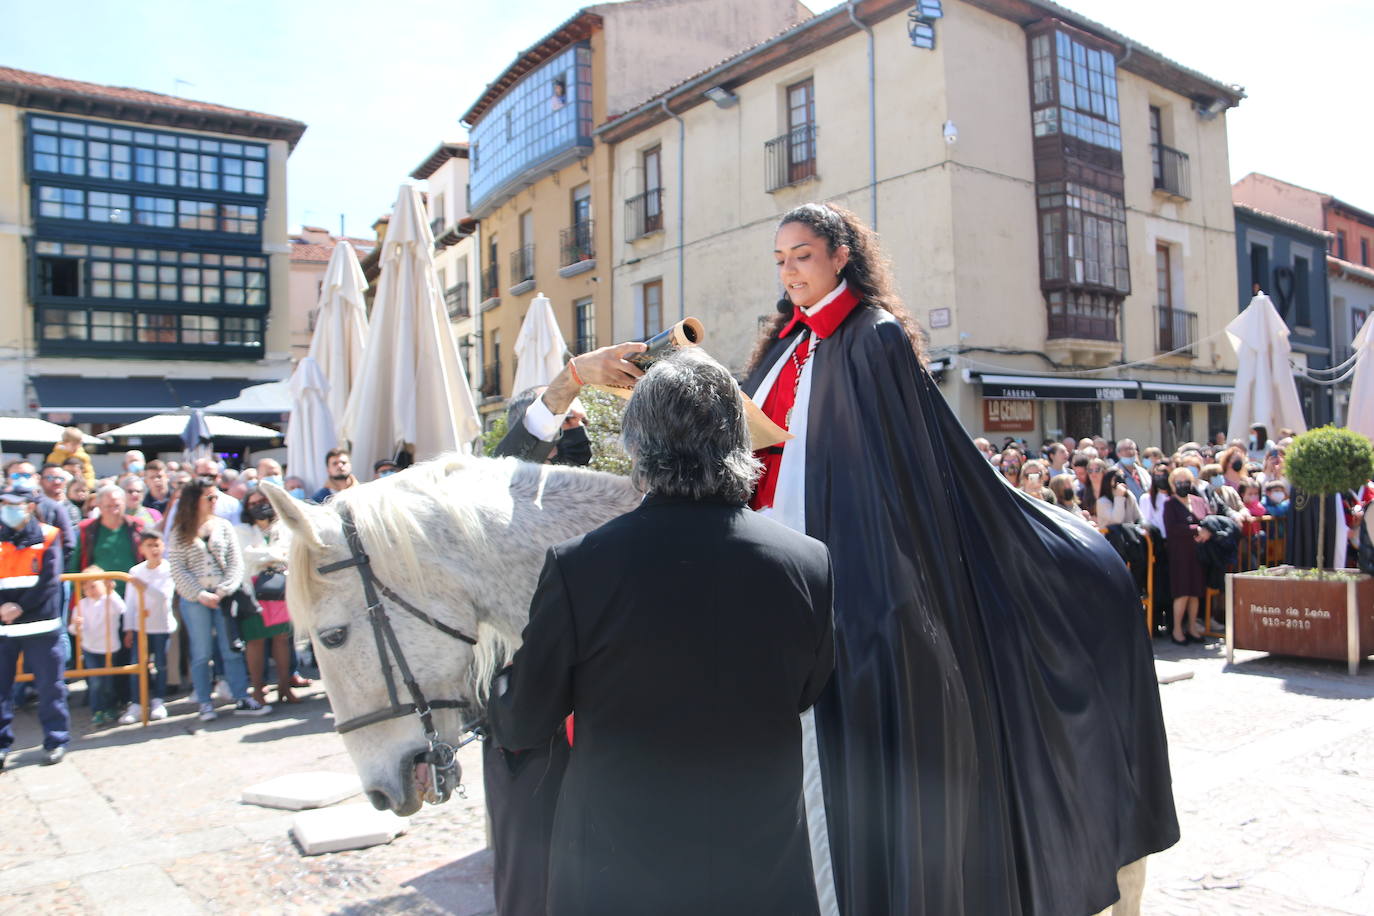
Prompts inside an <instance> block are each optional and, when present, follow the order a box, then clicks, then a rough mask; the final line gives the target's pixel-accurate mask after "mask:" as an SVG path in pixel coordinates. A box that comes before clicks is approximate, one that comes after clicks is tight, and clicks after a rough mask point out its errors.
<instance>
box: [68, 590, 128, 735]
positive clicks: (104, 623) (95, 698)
mask: <svg viewBox="0 0 1374 916" xmlns="http://www.w3.org/2000/svg"><path fill="white" fill-rule="evenodd" d="M81 571H82V572H83V573H103V572H104V571H105V570H104V569H102V568H100V567H99V566H87V567H86V568H85V569H83V570H81ZM81 593H82V594H83V595H84V596H85V597H83V598H82V599H81V600H80V601H79V602H78V603H77V605H76V612H75V613H74V614H72V618H71V622H70V623H69V624H68V625H67V628H68V629H69V630H71V631H72V632H73V633H76V634H77V635H78V636H80V639H81V657H82V662H83V664H84V665H85V667H87V668H104V667H106V666H107V665H109V664H111V663H112V661H111V660H110V655H111V654H112V653H114V652H115V651H116V650H118V649H119V644H120V640H119V621H120V618H121V617H122V616H123V614H124V599H123V598H121V597H119V593H118V592H116V591H115V590H114V589H113V588H111V587H110V586H109V584H108V583H106V582H105V581H103V580H101V579H94V580H92V581H90V582H83V583H82V585H81ZM109 678H110V675H94V676H92V677H88V678H86V691H87V696H88V697H89V698H90V702H91V714H92V715H91V719H92V722H93V724H94V725H96V726H97V727H99V726H102V725H109V724H111V723H112V722H114V720H115V711H114V705H115V695H114V682H113V681H111V680H110V679H109Z"/></svg>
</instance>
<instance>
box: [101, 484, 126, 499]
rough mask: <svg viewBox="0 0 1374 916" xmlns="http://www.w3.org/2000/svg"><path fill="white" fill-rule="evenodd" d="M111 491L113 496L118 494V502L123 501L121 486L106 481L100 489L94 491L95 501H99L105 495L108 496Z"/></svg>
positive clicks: (123, 495)
mask: <svg viewBox="0 0 1374 916" xmlns="http://www.w3.org/2000/svg"><path fill="white" fill-rule="evenodd" d="M111 493H113V494H114V495H115V496H118V497H119V501H120V502H123V501H124V498H125V494H124V488H123V487H121V486H120V485H119V484H115V483H107V484H103V485H102V486H101V487H100V489H98V490H96V491H95V498H96V502H99V501H100V500H102V499H104V498H105V497H106V496H109V495H110V494H111Z"/></svg>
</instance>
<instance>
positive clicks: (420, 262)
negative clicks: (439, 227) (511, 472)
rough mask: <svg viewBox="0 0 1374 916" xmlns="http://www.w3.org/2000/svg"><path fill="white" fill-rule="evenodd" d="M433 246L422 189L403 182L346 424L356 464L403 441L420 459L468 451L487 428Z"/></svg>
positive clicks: (391, 453) (387, 454) (385, 454)
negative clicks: (450, 314)
mask: <svg viewBox="0 0 1374 916" xmlns="http://www.w3.org/2000/svg"><path fill="white" fill-rule="evenodd" d="M433 250H434V236H433V235H432V234H431V233H430V229H429V223H428V220H427V218H426V215H425V212H424V205H423V204H422V203H421V202H420V194H419V192H418V191H416V189H415V188H414V187H413V186H412V185H408V184H407V185H402V186H401V191H400V195H399V196H398V197H397V200H396V207H395V210H394V211H393V212H392V216H391V222H390V224H389V226H388V228H387V235H386V241H385V242H384V243H383V245H382V255H381V262H380V263H381V270H382V273H381V280H380V282H379V284H378V286H377V295H376V298H375V299H374V300H373V304H372V321H371V324H370V326H369V329H368V341H367V352H366V355H365V356H364V359H363V369H362V372H361V373H360V374H359V376H358V379H357V382H356V384H355V386H354V388H353V392H352V394H351V395H350V396H349V399H348V407H347V409H346V410H345V411H344V415H343V421H342V422H341V423H340V424H339V426H340V430H339V431H340V435H341V436H342V438H344V439H346V440H348V441H349V442H350V443H351V445H352V450H353V466H354V467H357V468H370V467H371V466H372V464H373V463H374V462H375V461H377V460H378V459H380V458H392V457H395V456H396V454H397V453H398V452H399V451H401V450H402V449H404V450H406V451H409V452H410V454H411V456H412V457H413V458H414V459H415V460H416V461H421V460H424V459H426V458H432V457H434V456H435V455H438V454H441V453H443V452H449V451H461V452H468V451H470V450H471V444H472V440H473V439H475V438H476V437H477V435H478V434H479V433H480V432H481V426H480V424H479V423H478V421H477V407H476V405H475V404H474V403H473V401H472V391H471V389H469V388H468V380H467V373H466V372H464V371H463V362H462V359H461V358H460V356H459V354H458V344H457V342H456V341H455V340H454V339H453V328H452V325H450V324H449V321H448V313H447V311H446V310H445V308H444V301H443V294H442V291H441V290H440V289H439V284H438V278H437V276H436V275H435V272H434V260H433V256H432V253H433Z"/></svg>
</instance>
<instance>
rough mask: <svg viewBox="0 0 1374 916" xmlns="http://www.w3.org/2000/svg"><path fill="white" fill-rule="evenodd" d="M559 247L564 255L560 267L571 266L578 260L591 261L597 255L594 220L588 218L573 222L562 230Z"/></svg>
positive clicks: (559, 236)
mask: <svg viewBox="0 0 1374 916" xmlns="http://www.w3.org/2000/svg"><path fill="white" fill-rule="evenodd" d="M558 248H559V251H560V253H561V255H562V258H561V260H560V261H559V266H560V267H569V266H571V265H573V264H576V263H577V262H578V261H590V260H591V259H592V258H594V257H596V246H595V244H594V239H593V233H592V221H591V220H589V219H586V220H583V221H582V222H580V223H573V224H572V225H571V226H569V227H568V228H566V229H564V230H563V231H562V232H560V233H559V234H558Z"/></svg>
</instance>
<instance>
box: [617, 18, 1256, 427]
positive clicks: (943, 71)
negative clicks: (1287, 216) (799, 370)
mask: <svg viewBox="0 0 1374 916" xmlns="http://www.w3.org/2000/svg"><path fill="white" fill-rule="evenodd" d="M922 10H924V11H926V12H928V13H931V14H933V15H927V16H924V17H917V16H916V13H919V12H921V11H922ZM855 19H857V23H856V22H855ZM1061 51H1062V52H1063V53H1062V54H1061V53H1060V52H1061ZM1037 52H1039V53H1037ZM1076 56H1077V57H1081V58H1082V60H1083V64H1082V66H1081V69H1080V66H1079V64H1078V62H1077V60H1076ZM870 60H871V62H872V64H871V66H872V71H871V72H872V79H871V80H870V77H869V73H870ZM1060 64H1062V72H1061V69H1059V68H1058V67H1059V65H1060ZM1061 76H1062V77H1063V78H1062V79H1060V77H1061ZM1080 77H1081V78H1082V79H1081V85H1082V90H1081V96H1080V95H1078V94H1077V93H1078V92H1079V89H1078V87H1079V85H1080V82H1079V78H1080ZM1109 84H1110V85H1109ZM1070 94H1072V95H1070ZM1242 95H1243V93H1242V92H1241V91H1240V90H1239V88H1238V87H1232V86H1227V85H1224V84H1221V83H1218V82H1216V81H1215V80H1212V79H1210V78H1208V77H1205V76H1202V75H1200V74H1197V73H1194V72H1192V71H1189V70H1187V69H1185V68H1183V67H1181V66H1179V65H1177V64H1174V63H1172V62H1170V61H1168V60H1166V59H1164V58H1162V57H1161V56H1159V55H1158V54H1156V53H1155V52H1153V51H1150V50H1148V49H1146V48H1142V47H1141V46H1139V45H1137V44H1135V43H1133V42H1130V41H1129V40H1128V39H1126V38H1124V37H1123V36H1120V35H1117V34H1116V33H1113V32H1110V31H1109V30H1107V29H1105V28H1104V27H1102V26H1100V25H1097V24H1096V23H1093V22H1090V21H1088V20H1085V19H1083V18H1082V17H1077V16H1076V15H1074V14H1072V13H1071V12H1069V11H1067V10H1065V9H1064V8H1062V7H1059V6H1057V5H1049V4H1037V3H1034V2H1030V3H1012V2H1000V0H980V2H976V3H974V2H965V0H950V2H945V3H943V4H933V5H932V4H922V5H919V6H918V8H917V9H916V10H915V11H913V10H912V4H910V3H896V2H890V0H887V2H884V0H869V2H863V3H858V4H856V5H855V17H854V18H851V17H850V15H849V10H848V9H847V8H846V7H843V6H841V7H837V8H835V9H833V10H831V11H829V12H827V13H824V14H822V15H820V16H817V17H815V18H814V19H812V20H810V21H808V22H805V23H802V24H800V25H798V26H797V27H795V28H794V29H792V30H791V31H790V32H788V33H786V34H784V35H780V36H778V37H776V38H775V39H773V40H771V41H769V42H766V43H764V44H762V45H759V46H757V47H754V48H751V49H750V50H748V51H746V52H744V53H742V54H740V55H738V56H736V57H735V58H732V59H730V60H727V61H725V62H724V63H722V64H720V65H719V66H717V67H715V68H712V69H710V70H708V71H705V72H704V73H701V74H698V75H696V76H694V77H692V78H691V79H689V80H687V81H686V82H684V83H681V84H679V85H678V86H675V87H672V88H671V89H669V90H667V91H666V92H664V93H661V94H659V95H657V96H654V97H651V98H649V99H648V100H647V101H645V102H643V103H641V104H640V105H638V106H636V107H635V108H633V109H631V110H630V111H628V112H626V113H625V114H624V115H623V116H621V117H619V118H617V119H615V120H613V121H610V122H607V123H604V124H603V125H602V126H601V127H600V128H599V130H598V136H599V137H600V139H601V140H603V141H605V142H606V143H607V144H608V145H611V146H612V147H613V148H614V152H613V157H612V158H613V166H612V168H613V172H614V175H615V180H616V188H615V194H614V197H615V199H616V202H617V203H618V204H619V206H614V207H613V208H612V214H613V218H614V227H613V232H612V242H611V244H612V248H611V250H610V251H609V253H607V255H606V259H607V260H608V261H609V262H610V265H611V266H610V270H611V274H612V277H613V287H614V301H615V315H614V322H613V328H612V332H613V335H614V336H616V337H619V338H631V337H637V336H641V335H642V334H644V333H649V332H650V331H652V330H653V327H654V325H655V322H656V321H663V322H671V321H672V320H676V319H677V318H679V317H681V316H684V315H695V316H697V317H699V318H701V319H702V320H703V321H704V322H705V324H706V326H707V334H708V341H707V344H706V346H707V348H708V350H710V351H711V352H712V353H713V354H714V355H715V356H717V357H718V358H720V359H721V360H722V361H723V362H725V363H726V364H727V365H728V366H730V367H731V368H732V369H736V370H738V369H742V368H743V364H744V361H745V359H746V357H747V355H748V354H749V352H750V351H751V349H752V346H753V343H754V341H755V339H756V336H757V334H758V332H759V328H760V327H761V326H762V325H763V324H764V323H765V322H766V321H767V320H768V319H769V317H770V316H771V315H772V314H774V304H775V303H776V302H777V300H778V299H779V297H780V295H781V290H780V288H779V286H778V283H777V279H776V275H775V271H774V269H773V261H772V249H773V244H772V243H773V233H774V231H775V229H776V226H777V220H778V218H779V217H780V216H781V215H782V214H783V213H785V212H786V211H787V210H788V209H790V208H792V207H794V206H797V205H798V204H801V203H805V202H807V201H813V200H814V201H829V202H833V203H837V204H841V205H843V206H846V207H848V208H849V209H851V210H853V211H854V212H856V213H857V214H858V215H859V216H860V217H861V218H863V219H864V220H865V221H866V222H870V223H874V224H875V225H876V228H877V230H878V232H879V234H880V236H881V239H882V242H883V245H884V248H885V250H886V252H887V254H888V255H889V257H890V258H891V260H892V266H893V270H894V274H895V276H896V280H897V283H898V286H899V289H900V292H901V294H902V297H903V299H904V301H905V303H906V305H907V307H908V309H909V310H910V311H911V313H912V314H913V316H914V317H916V318H917V319H918V321H919V322H920V324H921V326H922V327H923V328H924V329H925V332H926V334H927V336H928V340H929V346H928V349H929V353H930V356H931V359H932V370H933V371H934V372H935V374H936V377H937V379H939V380H940V383H941V387H942V390H943V391H944V392H945V395H946V397H947V398H948V399H949V400H950V402H951V404H952V405H953V406H954V408H955V410H956V411H957V413H958V414H959V416H960V418H961V419H962V420H963V422H964V423H965V425H966V427H967V428H968V429H969V431H970V433H971V434H972V435H987V436H989V438H994V439H996V440H997V441H1000V440H1001V438H1002V437H1003V436H1014V437H1016V438H1022V439H1027V440H1032V441H1033V442H1035V443H1036V444H1038V442H1039V441H1040V440H1041V439H1042V438H1047V437H1059V436H1062V435H1065V434H1074V435H1092V434H1096V433H1101V434H1103V435H1106V436H1107V437H1109V438H1113V437H1124V436H1131V437H1133V438H1136V439H1138V440H1140V441H1141V443H1142V444H1144V443H1165V444H1166V445H1172V444H1174V442H1173V441H1171V440H1177V439H1178V437H1179V436H1180V435H1182V434H1183V433H1184V432H1185V430H1186V431H1187V432H1188V433H1189V434H1190V435H1189V437H1197V438H1201V435H1202V433H1203V431H1204V430H1208V429H1210V428H1211V427H1213V426H1216V425H1217V424H1218V423H1220V424H1221V426H1222V427H1224V425H1225V424H1224V415H1225V407H1226V402H1227V401H1228V400H1229V396H1228V395H1227V393H1226V388H1227V386H1228V385H1229V384H1230V383H1231V382H1232V381H1233V370H1234V355H1233V354H1232V353H1231V351H1230V349H1229V347H1227V346H1226V345H1225V343H1224V340H1223V339H1222V337H1221V331H1222V328H1223V327H1224V325H1225V323H1226V322H1227V321H1228V320H1229V319H1230V318H1231V317H1233V316H1234V314H1235V308H1234V302H1235V283H1236V279H1235V277H1236V273H1235V254H1234V223H1233V215H1232V211H1231V206H1230V196H1229V178H1228V159H1227V146H1226V123H1225V112H1226V109H1227V108H1228V107H1231V106H1233V105H1235V104H1238V103H1239V101H1240V98H1241V97H1242ZM1080 102H1081V105H1080V104H1079V103H1080ZM646 163H652V164H653V165H654V167H653V168H648V167H646ZM655 173H656V174H655ZM655 178H656V179H657V184H658V189H657V193H658V195H659V196H660V197H661V199H662V201H663V205H662V212H661V214H659V215H658V216H657V218H656V219H654V220H651V221H650V220H646V219H645V216H644V212H643V208H642V206H640V205H639V204H637V203H636V201H638V200H640V199H642V197H643V195H645V194H652V193H653V192H655V190H656V189H655V188H654V187H653V179H655ZM660 316H662V317H661V318H660ZM1083 370H1090V371H1083Z"/></svg>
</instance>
